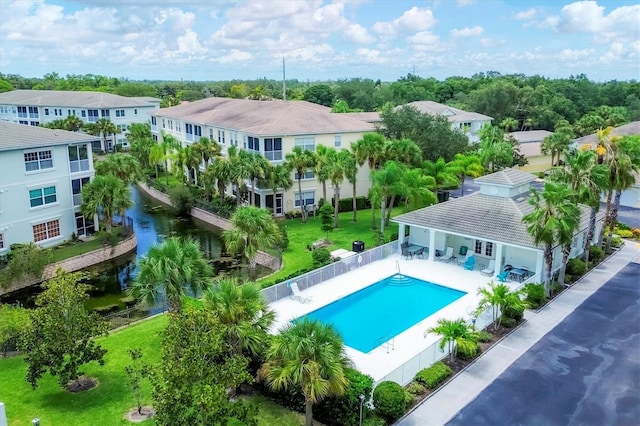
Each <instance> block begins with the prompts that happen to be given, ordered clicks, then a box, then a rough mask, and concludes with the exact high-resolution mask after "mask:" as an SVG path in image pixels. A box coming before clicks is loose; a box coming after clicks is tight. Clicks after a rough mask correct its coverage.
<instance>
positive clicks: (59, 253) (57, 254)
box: [52, 238, 102, 262]
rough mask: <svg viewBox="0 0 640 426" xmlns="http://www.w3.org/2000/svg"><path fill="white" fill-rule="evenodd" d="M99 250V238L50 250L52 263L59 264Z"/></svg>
mask: <svg viewBox="0 0 640 426" xmlns="http://www.w3.org/2000/svg"><path fill="white" fill-rule="evenodd" d="M100 248H102V239H100V238H93V239H91V240H88V241H82V242H77V243H73V244H70V245H67V246H64V247H55V248H53V249H52V252H53V262H60V261H62V260H65V259H69V258H72V257H74V256H78V255H81V254H85V253H88V252H90V251H93V250H98V249H100Z"/></svg>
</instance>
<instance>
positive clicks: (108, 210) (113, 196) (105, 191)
mask: <svg viewBox="0 0 640 426" xmlns="http://www.w3.org/2000/svg"><path fill="white" fill-rule="evenodd" d="M132 204H133V203H132V201H131V194H130V192H129V188H128V187H127V186H126V185H125V183H124V182H123V181H121V180H120V179H118V178H117V177H115V176H113V175H104V176H100V175H98V176H96V177H95V178H94V179H93V180H92V181H91V182H89V183H88V184H86V185H85V186H83V187H82V205H81V206H80V210H81V211H82V214H83V215H85V216H88V217H92V216H96V215H98V214H101V215H102V218H103V221H104V227H105V230H106V231H107V232H111V224H112V222H113V218H114V216H115V215H116V214H121V215H123V214H124V211H125V210H126V209H128V208H129V207H131V205H132Z"/></svg>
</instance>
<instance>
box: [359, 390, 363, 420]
mask: <svg viewBox="0 0 640 426" xmlns="http://www.w3.org/2000/svg"><path fill="white" fill-rule="evenodd" d="M358 398H360V426H362V404H364V395H363V394H360V396H359V397H358Z"/></svg>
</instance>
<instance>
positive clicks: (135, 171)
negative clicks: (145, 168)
mask: <svg viewBox="0 0 640 426" xmlns="http://www.w3.org/2000/svg"><path fill="white" fill-rule="evenodd" d="M95 169H96V173H97V174H98V175H102V176H106V175H111V176H115V177H116V178H118V179H119V180H121V181H122V182H123V183H125V184H126V185H129V184H132V183H135V182H137V181H138V180H140V177H141V176H140V163H139V162H138V160H137V159H136V158H135V157H133V156H131V155H129V154H123V153H121V152H117V153H114V154H109V155H107V156H106V157H105V159H104V160H102V161H97V162H96V165H95Z"/></svg>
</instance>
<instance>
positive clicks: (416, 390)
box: [406, 381, 427, 395]
mask: <svg viewBox="0 0 640 426" xmlns="http://www.w3.org/2000/svg"><path fill="white" fill-rule="evenodd" d="M406 389H407V392H409V393H410V394H411V395H421V394H423V393H424V392H425V391H426V390H427V388H425V387H424V385H423V384H420V383H418V382H416V381H413V382H411V383H409V384H408V385H407V387H406Z"/></svg>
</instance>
